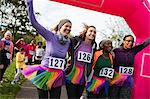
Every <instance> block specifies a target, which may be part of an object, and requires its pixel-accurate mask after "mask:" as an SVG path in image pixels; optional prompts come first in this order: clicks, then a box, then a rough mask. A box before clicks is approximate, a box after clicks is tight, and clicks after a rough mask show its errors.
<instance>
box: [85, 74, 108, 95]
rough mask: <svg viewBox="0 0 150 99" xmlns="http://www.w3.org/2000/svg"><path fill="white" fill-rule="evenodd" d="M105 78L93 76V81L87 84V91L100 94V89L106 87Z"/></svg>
mask: <svg viewBox="0 0 150 99" xmlns="http://www.w3.org/2000/svg"><path fill="white" fill-rule="evenodd" d="M105 82H106V80H105V78H99V77H96V76H93V77H92V79H91V81H90V82H88V83H87V86H86V90H87V91H88V92H93V93H94V94H98V93H99V91H100V89H101V88H102V87H103V86H104V85H105Z"/></svg>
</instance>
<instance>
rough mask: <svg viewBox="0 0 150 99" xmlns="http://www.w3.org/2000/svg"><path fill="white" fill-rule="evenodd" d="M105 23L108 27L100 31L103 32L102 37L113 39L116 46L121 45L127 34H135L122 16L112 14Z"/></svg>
mask: <svg viewBox="0 0 150 99" xmlns="http://www.w3.org/2000/svg"><path fill="white" fill-rule="evenodd" d="M105 23H106V27H107V28H106V29H103V30H101V31H99V32H100V34H102V38H106V39H111V40H112V41H113V46H114V47H119V46H120V45H121V43H122V39H123V37H124V36H125V35H127V34H132V35H133V32H132V31H131V29H130V28H129V26H128V25H127V23H126V22H125V20H124V19H123V18H121V17H115V16H113V17H112V16H111V17H109V19H108V20H107V21H106V22H105ZM133 36H134V35H133Z"/></svg>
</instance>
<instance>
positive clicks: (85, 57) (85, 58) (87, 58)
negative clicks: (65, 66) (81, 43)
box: [77, 51, 92, 63]
mask: <svg viewBox="0 0 150 99" xmlns="http://www.w3.org/2000/svg"><path fill="white" fill-rule="evenodd" d="M91 58H92V55H91V53H87V52H83V51H79V52H78V58H77V60H78V61H82V62H87V63H91Z"/></svg>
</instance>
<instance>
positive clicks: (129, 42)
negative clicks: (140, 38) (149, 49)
mask: <svg viewBox="0 0 150 99" xmlns="http://www.w3.org/2000/svg"><path fill="white" fill-rule="evenodd" d="M133 43H134V38H133V37H132V36H128V37H126V38H125V39H124V41H123V48H125V49H130V48H132V46H133Z"/></svg>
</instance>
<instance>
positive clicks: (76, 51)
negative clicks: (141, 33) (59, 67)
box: [66, 25, 96, 99]
mask: <svg viewBox="0 0 150 99" xmlns="http://www.w3.org/2000/svg"><path fill="white" fill-rule="evenodd" d="M84 26H85V28H84V30H83V32H81V34H80V36H76V37H73V38H71V42H72V43H71V48H70V49H71V50H70V52H71V64H70V66H68V67H70V68H69V69H68V70H67V71H66V73H67V76H66V80H67V81H66V88H67V94H68V99H80V97H81V96H82V93H83V91H84V88H85V83H86V80H87V79H88V76H89V75H90V74H91V70H92V59H93V53H94V51H95V49H96V43H95V37H96V28H95V27H94V26H88V25H84Z"/></svg>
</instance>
